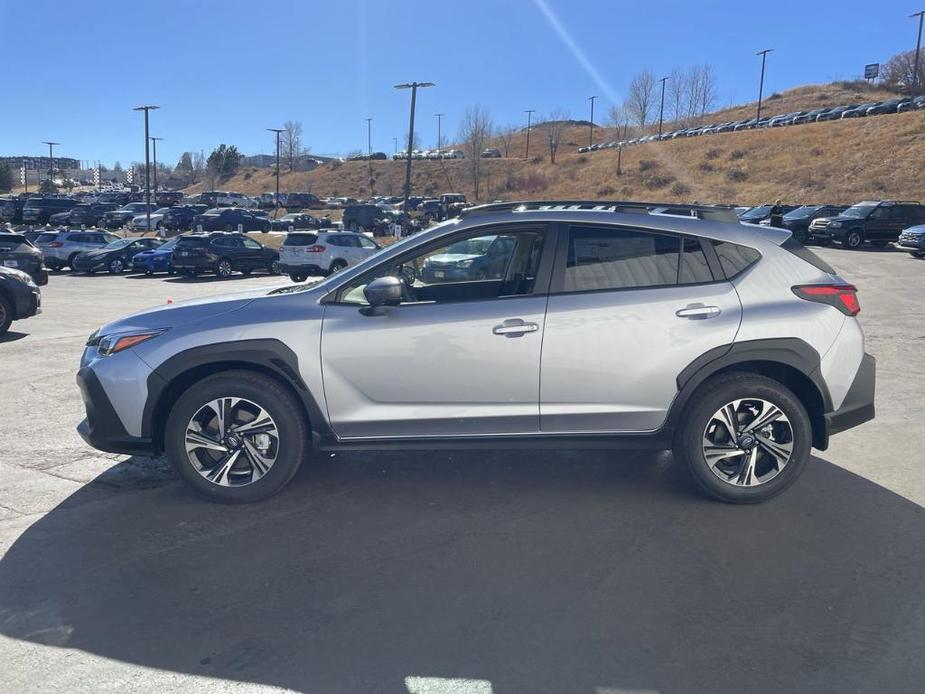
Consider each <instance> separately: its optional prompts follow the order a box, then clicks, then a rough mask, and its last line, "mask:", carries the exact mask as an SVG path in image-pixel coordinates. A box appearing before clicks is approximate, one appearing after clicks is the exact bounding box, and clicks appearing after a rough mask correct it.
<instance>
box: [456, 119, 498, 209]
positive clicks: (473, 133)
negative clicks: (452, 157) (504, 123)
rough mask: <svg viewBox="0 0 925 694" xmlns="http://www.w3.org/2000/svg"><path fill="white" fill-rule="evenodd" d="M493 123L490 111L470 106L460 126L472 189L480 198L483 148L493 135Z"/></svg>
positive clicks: (460, 136)
mask: <svg viewBox="0 0 925 694" xmlns="http://www.w3.org/2000/svg"><path fill="white" fill-rule="evenodd" d="M491 131H492V124H491V117H490V116H489V115H488V111H487V110H486V109H484V108H482V107H481V106H469V107H467V108H466V111H465V113H464V114H463V119H462V124H461V125H460V126H459V140H460V142H462V147H463V151H464V152H465V154H466V160H467V163H468V165H469V172H470V174H471V175H472V191H473V193H474V194H475V199H476V200H478V199H479V184H480V183H481V175H482V157H481V154H482V150H483V149H485V143H486V142H487V140H488V138H489V137H491Z"/></svg>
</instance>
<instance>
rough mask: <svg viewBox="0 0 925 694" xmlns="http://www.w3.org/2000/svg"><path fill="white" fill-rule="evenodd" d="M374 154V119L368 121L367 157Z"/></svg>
mask: <svg viewBox="0 0 925 694" xmlns="http://www.w3.org/2000/svg"><path fill="white" fill-rule="evenodd" d="M372 153H373V119H372V118H367V119H366V156H367V157H368V156H369V155H370V154H372Z"/></svg>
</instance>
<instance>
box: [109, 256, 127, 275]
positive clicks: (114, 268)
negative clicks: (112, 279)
mask: <svg viewBox="0 0 925 694" xmlns="http://www.w3.org/2000/svg"><path fill="white" fill-rule="evenodd" d="M123 270H125V263H123V262H122V259H121V258H114V259H113V260H111V261H110V263H109V272H110V273H111V274H113V275H121V274H122V271H123Z"/></svg>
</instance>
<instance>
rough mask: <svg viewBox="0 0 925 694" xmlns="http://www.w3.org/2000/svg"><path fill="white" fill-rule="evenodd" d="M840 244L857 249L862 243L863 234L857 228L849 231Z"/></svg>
mask: <svg viewBox="0 0 925 694" xmlns="http://www.w3.org/2000/svg"><path fill="white" fill-rule="evenodd" d="M841 245H842V246H844V247H845V248H850V249H851V250H857V249H858V248H860V247H861V246H862V245H864V234H862V233H861V232H860V231H858V230H856V229H855V230H854V231H849V232H848V235H847V236H846V237H845V238H844V239H842V242H841Z"/></svg>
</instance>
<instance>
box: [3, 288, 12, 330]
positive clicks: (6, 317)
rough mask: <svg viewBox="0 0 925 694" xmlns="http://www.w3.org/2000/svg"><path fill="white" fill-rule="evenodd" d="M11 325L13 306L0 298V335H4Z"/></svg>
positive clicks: (5, 299)
mask: <svg viewBox="0 0 925 694" xmlns="http://www.w3.org/2000/svg"><path fill="white" fill-rule="evenodd" d="M12 323H13V304H11V303H10V301H9V299H7V298H5V297H3V296H0V335H4V334H6V331H7V330H9V329H10V325H12Z"/></svg>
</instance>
